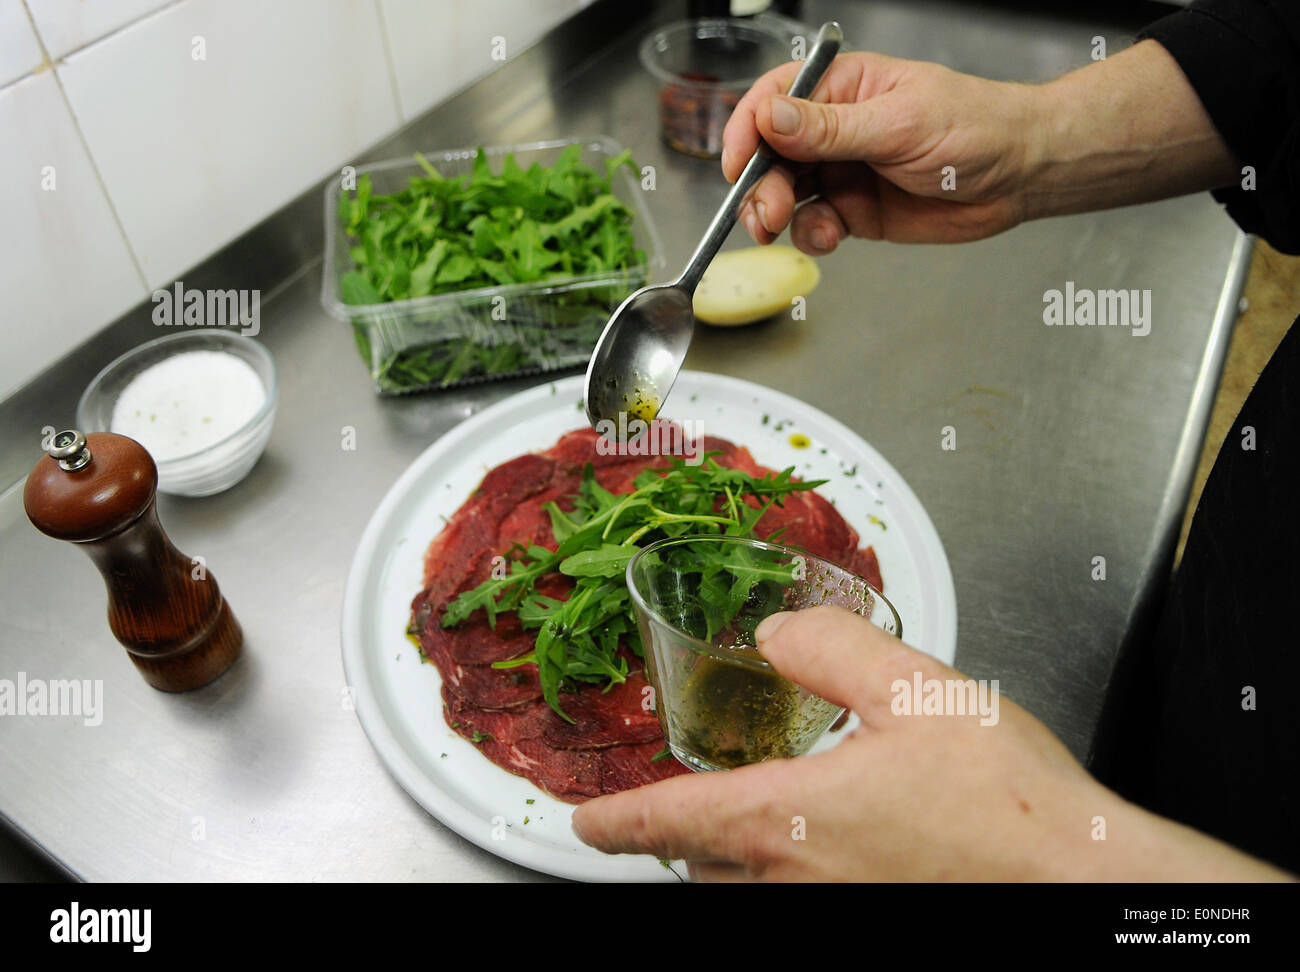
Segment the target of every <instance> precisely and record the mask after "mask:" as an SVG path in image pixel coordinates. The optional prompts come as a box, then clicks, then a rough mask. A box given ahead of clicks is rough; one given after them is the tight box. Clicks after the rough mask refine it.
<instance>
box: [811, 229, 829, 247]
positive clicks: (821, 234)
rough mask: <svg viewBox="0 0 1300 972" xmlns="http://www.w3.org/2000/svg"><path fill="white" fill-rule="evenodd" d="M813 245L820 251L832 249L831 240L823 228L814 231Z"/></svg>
mask: <svg viewBox="0 0 1300 972" xmlns="http://www.w3.org/2000/svg"><path fill="white" fill-rule="evenodd" d="M811 239H812V245H813V246H815V247H816V248H817V249H819V250H829V249H830V248H831V238H830V237H829V236H827V235H826V231H825V230H824V229H822V228H821V227H818V228H817V229H815V230H813V231H812V236H811Z"/></svg>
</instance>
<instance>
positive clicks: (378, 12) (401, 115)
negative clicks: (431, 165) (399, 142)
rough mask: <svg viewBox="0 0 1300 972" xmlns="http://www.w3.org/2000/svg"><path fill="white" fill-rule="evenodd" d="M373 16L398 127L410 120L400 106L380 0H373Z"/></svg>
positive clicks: (389, 41)
mask: <svg viewBox="0 0 1300 972" xmlns="http://www.w3.org/2000/svg"><path fill="white" fill-rule="evenodd" d="M374 3H375V16H377V17H378V18H379V39H380V42H381V43H382V44H383V45H384V60H385V61H386V62H387V64H388V86H389V88H390V89H391V91H392V93H393V106H394V107H395V108H396V109H397V123H398V128H401V126H402V125H404V124H406V123H407V122H408V121H410V119H409V118H407V117H406V111H405V109H404V108H403V106H402V92H401V90H400V89H399V88H398V86H397V62H396V61H395V60H394V59H393V45H392V41H391V39H390V38H389V36H388V21H387V20H386V19H385V18H384V8H383V5H382V4H381V3H380V0H374Z"/></svg>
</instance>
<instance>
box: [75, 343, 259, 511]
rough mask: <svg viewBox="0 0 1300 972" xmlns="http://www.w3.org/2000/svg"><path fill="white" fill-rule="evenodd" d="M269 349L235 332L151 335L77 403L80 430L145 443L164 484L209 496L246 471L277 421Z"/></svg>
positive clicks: (168, 489) (183, 492)
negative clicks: (152, 339)
mask: <svg viewBox="0 0 1300 972" xmlns="http://www.w3.org/2000/svg"><path fill="white" fill-rule="evenodd" d="M276 394H277V376H276V369H275V361H274V359H272V357H271V353H270V352H269V351H267V350H266V348H264V347H263V346H262V345H261V344H260V343H259V342H257V341H255V340H253V339H252V338H249V337H243V336H242V335H239V334H237V333H233V332H229V331H218V330H212V329H208V330H203V331H196V332H192V333H186V334H174V335H169V336H168V337H163V338H158V339H157V340H155V341H149V342H147V343H145V344H142V345H140V346H139V347H137V348H135V349H133V350H131V351H128V352H127V353H126V354H124V355H122V356H121V357H119V358H117V359H115V360H114V361H113V362H111V363H110V364H109V365H108V367H106V368H104V370H103V371H101V372H100V373H99V374H98V375H96V376H95V378H94V380H93V381H92V382H91V383H90V385H89V386H88V387H87V388H86V391H85V392H84V393H83V394H82V396H81V401H80V402H79V403H78V404H77V425H78V428H80V429H81V431H82V432H115V433H117V434H119V435H125V436H128V437H130V438H132V439H135V440H136V441H137V442H139V443H140V444H141V445H143V446H144V447H145V448H146V449H147V450H148V451H149V454H150V455H151V456H153V459H154V462H155V463H156V464H157V466H158V489H159V490H160V491H161V492H164V493H171V494H173V495H177V496H211V495H212V494H214V493H219V492H221V491H222V490H225V489H229V488H230V487H231V486H233V485H235V484H236V483H237V482H239V481H240V480H241V479H243V478H244V477H245V476H247V475H248V473H249V471H250V470H251V469H252V468H253V465H254V464H255V463H256V462H257V460H258V457H259V456H261V454H262V450H263V449H264V448H266V442H267V440H268V439H269V438H270V435H271V426H272V424H273V423H274V421H275V406H276Z"/></svg>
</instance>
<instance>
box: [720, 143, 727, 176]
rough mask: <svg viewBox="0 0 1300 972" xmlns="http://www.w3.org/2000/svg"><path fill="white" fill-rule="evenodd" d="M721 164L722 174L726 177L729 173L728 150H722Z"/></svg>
mask: <svg viewBox="0 0 1300 972" xmlns="http://www.w3.org/2000/svg"><path fill="white" fill-rule="evenodd" d="M721 162H722V174H723V175H724V176H725V175H726V173H727V150H726V149H723V150H722V159H721Z"/></svg>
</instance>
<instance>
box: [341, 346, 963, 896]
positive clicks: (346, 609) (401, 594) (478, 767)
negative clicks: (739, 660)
mask: <svg viewBox="0 0 1300 972" xmlns="http://www.w3.org/2000/svg"><path fill="white" fill-rule="evenodd" d="M583 382H584V377H583V376H582V375H575V376H573V377H570V378H564V379H561V380H559V381H555V382H552V383H550V384H542V385H538V386H537V387H535V388H531V389H529V390H528V391H525V392H521V393H520V394H518V395H514V396H512V397H511V398H508V399H506V400H504V401H502V402H498V403H497V404H495V405H493V406H491V407H489V408H487V409H484V410H483V411H482V412H479V413H478V414H476V415H474V416H472V417H471V418H469V419H467V420H465V421H464V422H462V423H461V424H460V425H458V426H456V427H455V428H454V429H452V430H451V431H450V432H448V433H447V434H446V435H444V436H443V437H442V438H440V439H438V440H437V441H436V442H434V443H433V444H432V445H431V446H429V448H428V449H426V450H425V451H424V452H423V453H422V454H421V455H420V457H419V458H417V459H416V460H415V461H414V462H413V463H412V464H411V466H410V468H408V469H407V470H406V472H404V473H403V474H402V475H401V477H400V478H399V479H398V480H397V482H396V483H394V484H393V487H392V489H390V490H389V491H388V495H386V496H385V497H384V499H383V501H382V502H381V503H380V504H379V507H378V509H376V510H375V514H374V516H372V517H371V519H370V523H369V524H368V525H367V527H366V531H365V533H364V534H363V535H362V537H361V543H360V545H359V547H358V548H357V553H356V556H355V557H354V558H353V561H352V567H351V570H350V572H349V574H348V582H347V589H346V591H345V593H344V597H343V629H342V642H343V665H344V669H345V671H346V673H347V678H348V683H349V685H351V687H352V689H353V694H354V698H355V702H356V712H357V717H358V718H359V719H360V720H361V725H362V727H363V728H364V729H365V731H366V734H367V735H368V736H369V737H370V742H371V743H372V744H373V745H374V747H375V749H376V750H377V751H378V752H379V756H380V758H381V759H382V760H383V761H384V763H385V765H387V767H388V769H389V771H390V772H392V774H393V775H394V776H395V777H396V778H397V781H398V782H399V783H401V785H402V786H403V787H404V788H405V789H406V791H407V792H408V793H410V794H411V796H412V797H414V798H415V799H416V800H417V801H418V802H419V803H420V805H421V806H423V807H424V808H425V809H426V810H428V811H429V812H430V813H431V814H433V815H434V816H435V817H437V818H438V819H439V820H441V821H442V822H443V823H444V824H446V825H447V826H448V827H450V828H452V829H453V830H455V831H456V832H457V833H459V834H460V835H461V836H463V837H465V838H467V839H468V840H471V841H473V842H474V843H476V844H478V845H479V846H480V847H483V848H485V849H487V850H489V851H491V852H492V853H494V854H498V855H500V856H501V857H504V858H507V859H508V860H511V861H515V862H516V863H518V864H522V865H524V866H526V867H531V868H535V869H536V870H539V871H544V872H547V873H549V874H555V875H559V876H561V877H566V878H574V879H578V880H616V881H617V880H626V881H645V880H669V881H672V880H676V878H675V877H674V873H672V872H670V871H669V870H668V869H666V868H665V867H664V866H663V865H661V864H660V863H659V862H658V861H656V860H654V859H653V858H650V857H646V856H635V855H634V856H628V855H623V856H609V855H606V854H602V853H600V852H599V851H596V850H593V849H591V848H590V847H587V846H586V845H585V844H583V843H581V842H580V841H579V840H578V839H577V838H576V837H574V835H573V832H572V830H571V828H570V820H571V817H572V813H573V807H572V806H571V805H569V804H567V803H562V802H560V801H558V800H556V799H554V798H553V797H550V796H548V795H547V794H545V793H543V792H542V791H541V790H540V789H538V788H537V787H536V786H534V785H533V784H532V783H530V782H529V781H528V780H526V779H523V778H522V777H518V776H514V775H512V774H510V773H507V772H506V771H505V770H503V769H501V768H500V767H498V766H496V765H495V764H493V763H491V762H490V761H489V760H488V759H487V758H485V757H484V756H483V755H482V754H481V753H479V752H478V750H477V749H476V748H475V746H474V745H473V744H472V743H470V742H468V741H467V740H465V739H463V738H461V737H460V736H458V735H457V734H456V733H455V732H453V731H452V730H451V729H450V728H449V727H448V726H447V724H446V722H445V721H444V719H443V715H442V698H441V695H440V694H439V692H440V689H441V687H442V686H441V679H440V678H439V675H438V670H437V669H436V668H435V667H434V666H432V665H427V664H421V663H420V659H419V653H418V650H417V649H416V647H415V646H414V645H413V644H412V643H411V642H410V641H409V640H408V639H407V637H406V626H407V623H408V621H409V618H410V605H411V599H412V598H413V597H414V596H415V595H416V594H417V593H419V591H420V588H421V586H422V585H421V581H422V575H423V561H424V551H425V549H426V548H427V547H428V545H429V542H430V541H431V540H432V539H433V538H434V537H435V536H436V535H437V534H438V532H439V531H440V530H441V529H442V527H443V524H444V522H445V520H444V518H446V517H450V516H451V515H452V514H453V513H454V512H455V511H456V510H457V509H458V508H459V507H460V505H461V503H463V502H464V500H465V499H466V497H468V496H469V494H470V493H471V491H473V489H474V488H475V487H476V486H477V485H478V484H479V482H480V481H481V480H482V478H483V475H484V474H485V473H486V472H487V471H488V470H489V469H490V468H492V467H493V466H496V465H498V464H500V463H502V462H505V461H506V460H508V459H512V458H514V457H515V456H518V455H520V454H522V453H524V452H528V451H530V450H536V449H546V448H549V447H550V446H551V444H552V443H554V442H555V441H556V440H557V439H559V438H560V436H562V435H563V434H564V433H566V432H569V431H571V430H573V429H576V428H579V427H581V426H582V425H583V424H584V422H585V417H584V413H583V411H582V408H581V399H582V393H583ZM663 415H664V417H666V418H672V419H677V420H679V421H683V422H685V421H688V420H689V421H691V422H693V423H699V424H698V425H693V426H687V428H688V430H690V431H694V432H696V433H699V432H701V431H703V432H704V433H706V434H708V435H716V436H720V437H722V438H725V439H729V440H731V441H732V442H735V443H738V444H740V445H744V446H747V447H748V448H749V450H750V452H752V453H753V455H754V458H755V460H757V461H758V462H759V463H760V464H762V465H765V466H769V467H771V468H774V469H784V468H785V467H787V466H794V467H795V469H796V474H797V475H799V476H800V477H802V478H804V479H827V480H829V482H827V483H826V484H825V485H824V486H822V487H820V488H819V490H818V491H819V492H820V493H822V494H823V495H824V496H826V498H827V499H830V500H833V501H834V502H835V505H836V508H837V509H838V510H839V512H840V513H841V514H842V515H843V516H844V518H845V519H846V520H847V521H848V522H849V524H850V525H851V526H852V527H853V528H854V529H855V530H857V531H858V533H859V534H860V535H861V537H862V542H863V543H864V544H866V543H870V544H872V545H874V546H875V548H876V554H877V555H878V557H879V559H880V570H881V574H882V575H883V577H884V582H885V593H886V594H887V595H888V597H889V598H890V600H891V601H892V602H893V603H894V606H895V607H896V608H897V609H898V613H899V615H900V616H901V618H902V620H903V637H904V640H905V641H907V642H908V643H909V644H911V645H913V646H915V647H917V648H919V649H921V650H923V651H926V652H929V653H930V654H932V655H934V656H935V657H937V658H939V659H941V660H943V661H945V662H947V663H949V664H951V663H952V661H953V655H954V653H955V651H956V645H957V599H956V594H955V592H954V590H953V584H952V573H951V571H950V570H949V567H948V560H947V557H946V556H945V555H944V552H943V545H942V544H941V543H940V542H939V536H938V534H937V533H935V530H934V526H933V524H931V522H930V518H929V517H928V516H927V515H926V513H925V510H924V509H922V508H921V504H920V502H919V501H918V500H917V498H916V496H915V494H913V492H912V490H911V489H910V488H908V485H907V483H905V482H904V481H903V478H902V476H900V475H899V474H898V472H897V471H896V470H895V469H894V467H893V466H891V465H890V464H889V463H888V462H886V461H885V459H884V458H883V457H882V456H881V455H880V454H879V453H878V452H876V450H875V449H873V448H871V446H869V445H867V443H866V442H864V441H863V440H862V439H861V438H860V437H859V436H857V435H856V434H855V433H853V432H852V431H850V430H849V429H848V428H846V427H845V426H844V425H842V424H841V423H839V422H837V421H836V420H834V419H832V418H831V417H830V416H828V415H826V414H825V413H823V412H820V411H818V410H817V409H815V408H812V407H811V406H809V405H806V404H804V403H803V402H800V401H798V400H797V399H794V398H791V397H790V396H788V395H783V394H781V393H780V392H776V391H772V390H771V389H768V388H764V387H762V386H760V385H755V384H752V383H750V382H747V381H741V380H739V379H736V378H728V377H725V376H722V375H712V374H704V373H701V372H691V371H683V372H682V373H681V376H680V377H679V378H678V379H677V384H676V385H675V386H674V388H673V391H672V394H671V395H670V397H669V398H668V400H667V402H666V403H665V407H664V410H663ZM795 436H803V437H806V438H807V440H808V441H809V444H808V445H807V446H806V447H805V448H797V447H796V446H795V445H794V444H793V442H792V437H795ZM796 441H797V440H796ZM852 724H853V723H852V720H850V724H849V725H850V727H851V726H852ZM847 734H848V728H847V727H846V729H844V730H841V731H840V732H838V733H828V734H827V735H826V736H825V737H824V738H823V739H822V740H821V741H820V743H819V744H818V748H826V747H829V746H833V745H835V744H836V743H837V742H838V741H839V740H840V739H842V738H844V737H845V736H846V735H847ZM525 821H527V822H525ZM676 872H677V873H680V874H684V873H685V872H684V869H682V868H681V867H677V868H676Z"/></svg>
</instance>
